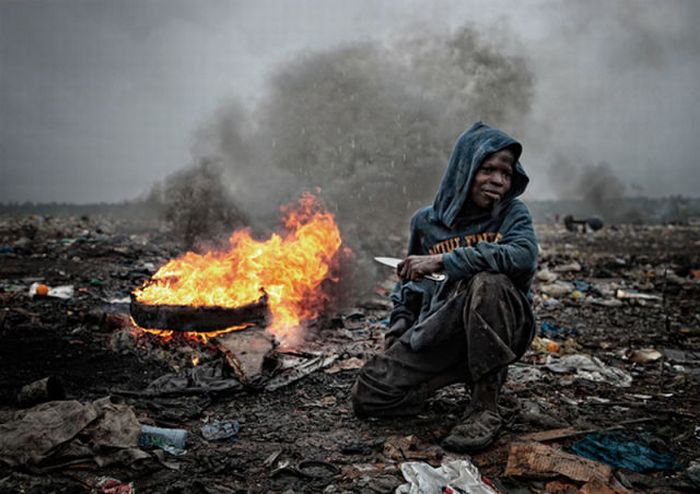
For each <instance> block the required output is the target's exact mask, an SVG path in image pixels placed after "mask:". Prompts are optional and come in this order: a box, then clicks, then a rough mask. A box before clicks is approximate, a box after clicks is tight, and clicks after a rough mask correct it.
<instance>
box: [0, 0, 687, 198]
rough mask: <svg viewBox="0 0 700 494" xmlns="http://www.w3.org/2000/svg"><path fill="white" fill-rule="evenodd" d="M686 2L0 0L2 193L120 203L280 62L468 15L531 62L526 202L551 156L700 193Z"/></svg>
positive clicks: (637, 186)
mask: <svg viewBox="0 0 700 494" xmlns="http://www.w3.org/2000/svg"><path fill="white" fill-rule="evenodd" d="M699 14H700V2H697V1H695V0H687V1H673V0H665V1H661V0H659V1H651V0H606V1H602V0H592V1H563V0H562V1H554V0H537V1H517V0H513V1H505V0H504V1H487V0H479V1H464V0H455V1H435V0H426V1H417V0H414V1H402V2H391V1H379V0H375V1H365V0H356V1H352V2H347V1H332V0H318V1H311V0H308V1H296V0H286V1H283V0H278V1H275V2H271V1H259V0H258V1H240V2H234V1H221V0H198V1H181V0H118V1H117V0H104V1H99V0H89V1H88V0H51V1H48V0H24V1H15V0H9V1H8V0H3V1H2V2H0V201H2V202H7V201H20V202H21V201H25V200H30V201H39V202H47V201H66V202H76V203H86V202H95V201H108V202H110V201H119V200H123V199H131V198H134V197H136V196H138V195H139V194H142V193H143V192H144V191H146V190H147V189H148V188H149V187H150V185H151V184H152V183H153V182H154V181H156V180H160V179H162V178H164V177H165V176H166V175H167V174H169V173H171V172H173V171H175V170H177V169H178V168H181V167H182V166H184V165H186V164H187V163H189V162H190V161H191V152H190V150H191V148H192V146H193V144H194V139H195V134H196V132H197V130H198V129H199V128H201V127H202V125H204V124H206V123H207V122H208V121H209V120H211V119H212V117H213V115H214V113H215V112H216V110H217V108H219V107H220V106H222V105H223V104H225V103H226V101H227V100H229V99H230V98H238V99H242V100H244V101H246V100H247V101H250V100H255V99H256V98H258V97H260V95H261V94H262V93H263V92H264V89H265V81H266V80H267V79H268V77H269V75H270V74H271V73H273V72H274V70H275V68H276V67H278V66H279V64H280V63H281V62H284V61H285V60H288V59H289V58H290V57H293V56H295V55H297V54H299V53H300V52H303V51H305V50H312V51H321V50H324V49H327V48H329V47H333V46H337V45H338V44H343V43H349V42H354V41H362V40H372V41H381V40H387V39H391V38H392V37H394V36H396V35H397V34H398V33H401V32H406V31H407V30H420V29H428V28H429V29H432V30H441V29H445V30H449V29H456V28H457V27H459V26H461V25H463V24H464V23H467V22H468V23H471V24H472V25H475V26H477V28H478V29H479V31H481V32H483V33H484V35H485V36H486V37H489V38H490V37H492V38H494V39H498V40H503V43H504V46H505V48H504V49H506V50H510V51H512V52H514V53H518V54H520V55H522V56H524V57H525V58H526V59H527V60H528V63H529V65H530V67H531V69H532V71H533V72H534V74H535V78H536V83H535V99H534V103H533V108H532V111H531V113H530V114H528V115H524V116H523V120H524V122H525V123H526V125H524V126H523V128H525V129H527V130H526V131H525V135H520V136H517V137H519V138H520V139H521V140H522V141H523V142H524V145H525V150H526V151H525V154H524V156H523V161H524V163H525V165H526V167H528V169H529V170H530V171H531V175H532V176H533V182H532V184H533V187H532V190H531V192H530V197H543V198H544V197H554V196H556V195H557V194H556V191H555V190H554V188H553V184H551V183H550V181H549V180H548V176H549V174H548V170H549V169H550V167H551V166H556V163H557V162H556V155H561V154H565V155H568V156H570V157H574V158H575V159H577V160H578V159H580V160H581V161H585V162H588V163H591V164H597V163H598V162H600V161H607V162H609V163H611V164H612V166H613V168H614V170H615V173H616V174H617V175H618V176H619V177H620V179H621V180H622V181H623V182H624V183H626V184H628V185H629V187H628V189H627V190H628V192H635V191H641V192H642V193H644V194H648V195H668V194H685V195H692V196H698V195H700V194H699V193H698V190H700V173H698V171H697V165H696V164H695V161H694V157H695V154H696V153H695V149H694V145H695V140H696V135H697V132H698V130H697V129H699V128H700V105H699V104H698V103H697V102H698V101H699V100H700V98H699V97H700V90H699V89H698V87H700V84H698V81H699V80H700V30H698V29H697V28H696V25H697V23H698V21H700V15H699ZM465 127H466V125H465ZM506 130H508V129H506ZM455 133H458V131H456V132H455ZM637 193H639V192H637Z"/></svg>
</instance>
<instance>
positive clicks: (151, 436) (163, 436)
mask: <svg viewBox="0 0 700 494" xmlns="http://www.w3.org/2000/svg"><path fill="white" fill-rule="evenodd" d="M186 443H187V431H186V430H185V429H166V428H164V427H152V426H150V425H142V426H141V435H139V448H149V447H150V448H160V449H163V448H164V447H167V446H170V447H173V448H176V449H181V450H182V449H185V445H186Z"/></svg>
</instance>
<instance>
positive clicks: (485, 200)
mask: <svg viewBox="0 0 700 494" xmlns="http://www.w3.org/2000/svg"><path fill="white" fill-rule="evenodd" d="M513 165H515V155H514V154H513V152H512V151H511V150H509V149H502V150H500V151H496V152H495V153H493V154H490V155H489V156H487V157H486V159H485V160H484V162H483V163H482V164H481V166H480V167H479V169H478V170H477V171H476V175H475V176H474V180H473V181H472V184H471V187H470V188H469V199H470V200H471V201H472V203H474V204H475V205H476V206H478V207H480V208H482V209H491V208H492V207H493V205H494V204H495V203H496V202H498V201H500V200H502V199H503V197H504V196H505V195H506V193H507V192H508V191H509V190H510V185H511V180H512V177H513Z"/></svg>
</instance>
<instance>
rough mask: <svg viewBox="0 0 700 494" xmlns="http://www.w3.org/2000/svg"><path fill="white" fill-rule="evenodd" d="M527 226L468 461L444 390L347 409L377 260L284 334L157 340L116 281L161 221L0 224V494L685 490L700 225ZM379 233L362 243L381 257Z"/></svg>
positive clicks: (379, 305)
mask: <svg viewBox="0 0 700 494" xmlns="http://www.w3.org/2000/svg"><path fill="white" fill-rule="evenodd" d="M536 230H537V234H538V237H539V240H540V245H541V253H540V258H539V263H540V265H539V268H538V273H537V276H536V281H535V285H534V287H533V294H534V303H535V313H536V319H537V328H538V336H537V338H536V339H535V341H534V342H533V346H532V348H531V349H530V351H529V352H528V353H527V354H526V355H525V357H524V358H523V359H522V361H521V362H519V363H518V364H517V365H515V366H513V367H512V368H511V371H510V375H509V379H508V382H507V384H506V388H505V391H504V394H503V397H502V400H501V406H502V408H503V414H504V416H505V417H506V418H507V420H508V422H509V424H510V425H509V427H507V428H506V430H505V431H504V433H503V434H502V435H501V437H500V438H499V439H498V440H497V442H496V443H495V444H494V445H493V446H492V447H490V448H489V449H487V450H485V451H483V452H480V453H478V454H474V455H471V456H467V455H455V454H452V453H450V452H447V451H443V450H442V448H441V447H440V441H441V440H442V439H443V438H444V437H446V435H447V434H448V432H449V430H450V428H451V427H452V426H453V425H454V424H455V423H457V422H458V420H459V415H460V413H461V411H462V409H463V408H464V406H465V404H466V400H467V398H466V396H465V393H464V389H463V386H451V387H448V388H444V389H443V390H440V391H439V392H438V393H436V395H435V396H434V397H433V398H432V399H431V401H430V403H429V407H428V409H427V410H426V412H425V413H424V414H422V415H420V416H417V417H413V418H401V419H392V420H358V419H357V418H355V417H354V416H353V414H352V410H351V406H350V404H349V395H350V388H351V386H352V384H353V381H354V378H355V376H356V372H357V369H358V368H359V367H361V365H362V364H363V362H365V361H366V360H367V358H368V357H369V356H370V355H371V353H372V352H375V351H378V350H379V349H380V348H381V347H382V344H383V332H384V330H385V329H386V326H387V324H388V313H389V308H390V304H388V302H387V295H388V292H389V290H391V288H392V286H393V283H394V279H393V275H392V274H391V270H390V269H386V270H384V269H383V268H378V270H377V273H378V279H377V283H376V287H375V290H374V292H375V293H374V295H373V296H371V297H368V298H367V299H365V300H361V301H359V302H358V303H357V304H356V306H355V307H352V308H347V309H343V310H339V311H338V312H334V313H331V314H327V316H326V317H325V318H324V319H322V320H318V321H315V322H314V323H313V324H312V325H311V326H310V327H309V328H308V329H307V331H306V333H305V341H304V342H302V343H301V344H299V345H297V346H296V347H294V348H283V347H280V346H278V345H276V344H275V342H273V341H271V340H269V339H265V338H264V337H263V338H262V339H261V335H260V333H256V332H255V331H251V332H249V333H248V334H247V335H246V337H245V338H241V339H238V340H237V339H236V337H237V336H241V335H242V334H243V333H241V335H236V334H235V333H229V334H228V335H227V336H225V337H218V338H217V337H214V338H201V339H199V340H193V339H186V338H182V337H181V336H179V335H171V336H170V339H169V340H167V342H166V341H165V340H164V338H162V337H161V336H158V335H156V334H151V333H145V332H143V331H142V330H140V329H138V328H137V327H135V326H134V325H133V322H132V321H131V319H130V317H129V295H130V293H131V292H132V291H133V289H134V288H135V287H137V286H139V285H140V284H141V283H142V282H143V281H144V280H146V279H147V278H149V277H150V276H151V275H152V274H153V272H154V271H155V270H156V268H157V267H158V266H160V265H161V264H163V263H164V262H165V261H166V260H167V259H170V258H172V257H174V256H175V255H177V254H179V253H180V250H179V247H178V244H177V243H176V242H175V241H174V239H173V238H171V237H170V236H169V235H168V234H167V232H164V231H160V230H158V229H154V230H152V231H139V232H134V231H130V230H129V225H128V224H127V223H125V222H124V221H116V220H111V219H109V218H99V217H94V218H88V217H82V218H78V217H56V218H45V217H38V216H35V217H9V216H4V217H1V218H0V261H1V262H0V301H2V304H1V307H2V309H0V336H1V337H2V341H3V344H2V345H0V362H2V366H0V460H2V461H0V490H1V491H3V492H15V491H27V492H29V491H34V492H46V491H55V492H132V491H137V492H140V493H142V492H145V493H147V492H158V493H161V492H171V493H176V492H193V493H197V492H202V493H229V492H288V493H292V492H328V493H340V492H362V493H373V492H391V491H394V490H395V489H397V488H400V489H402V490H400V491H399V492H413V491H411V490H410V489H411V488H412V487H411V485H416V483H417V482H420V481H421V480H420V478H421V476H427V477H426V478H428V477H430V478H433V477H431V476H434V475H437V474H436V473H435V472H441V475H443V474H444V475H445V479H447V480H444V481H443V482H449V483H450V485H453V486H454V487H455V488H458V487H459V485H477V484H478V485H479V486H480V487H479V488H480V489H482V491H483V492H489V491H490V490H494V491H500V492H507V491H509V490H517V489H520V491H521V492H526V491H527V490H528V489H529V491H530V492H636V491H644V492H664V493H666V492H692V491H697V490H698V488H700V484H699V482H700V480H698V479H699V478H700V476H699V475H698V470H699V469H698V464H699V463H700V423H699V420H698V413H697V409H698V405H699V404H700V403H699V402H700V399H699V398H698V397H699V396H700V393H699V392H698V391H699V390H700V310H699V309H698V307H699V306H700V304H699V301H700V254H699V253H700V226H698V225H692V224H691V225H685V226H682V225H680V226H679V225H634V226H631V225H606V226H605V228H602V229H600V230H598V231H585V232H582V231H568V230H566V228H565V227H564V225H561V224H540V225H537V226H536ZM394 243H395V244H396V245H395V249H396V251H395V252H378V253H377V254H379V255H400V253H401V252H402V250H403V243H404V240H403V239H399V238H397V239H395V242H394ZM42 286H43V287H45V288H42ZM60 287H71V290H68V289H67V288H61V290H56V289H57V288H60ZM52 289H53V290H54V291H53V292H51V290H52ZM256 331H260V330H259V329H258V330H256ZM262 333H263V334H264V332H262ZM243 340H249V342H248V343H243ZM245 345H250V346H249V347H248V348H251V349H252V348H256V349H257V350H256V351H252V350H251V352H250V353H246V354H245V355H239V353H240V350H241V347H242V346H245ZM237 352H238V353H237ZM236 362H237V363H236ZM47 377H53V378H56V379H60V382H61V383H62V388H63V390H64V391H65V399H62V400H58V401H52V402H48V403H43V404H38V405H37V404H34V403H32V407H31V408H20V406H19V404H18V403H17V402H16V401H15V400H16V395H17V393H18V391H20V389H21V388H22V387H23V386H25V385H28V384H32V383H35V382H38V381H40V380H44V379H45V378H47ZM106 396H110V397H111V398H105V397H106ZM27 406H28V404H27ZM47 417H52V419H51V420H53V421H51V420H49V418H47ZM75 417H79V419H80V420H76V419H75ZM105 417H107V418H109V417H113V418H114V420H113V421H112V422H109V421H107V420H106V418H105ZM119 417H122V418H121V419H119V420H121V421H122V422H124V421H125V423H127V424H128V425H129V427H128V428H124V427H120V428H119V429H120V430H121V431H122V435H118V434H117V433H116V431H115V428H114V427H113V426H114V424H115V423H120V422H119V420H117V419H118V418H119ZM105 421H106V423H107V425H105V424H103V422H105ZM101 424H102V425H101ZM109 424H112V425H111V426H108V425H109ZM58 425H60V427H58ZM137 426H138V427H141V429H140V430H141V433H143V431H144V430H151V431H152V430H164V431H168V430H175V431H180V430H181V431H185V432H186V445H185V444H184V443H183V444H180V445H184V446H185V447H184V448H176V447H174V446H171V447H168V445H167V444H163V446H164V447H145V446H144V447H140V448H139V447H137V445H138V443H137V441H136V436H137V435H138V433H139V429H138V427H137ZM144 426H148V427H153V428H154V429H143V427H144ZM110 427H111V428H110ZM42 428H44V429H45V431H49V430H50V431H53V433H52V434H50V435H49V434H44V435H43V436H42V437H43V440H42V442H38V441H36V440H33V439H32V440H30V439H26V438H32V437H35V434H36V433H37V432H40V430H41V429H42ZM125 431H126V432H125ZM127 432H128V434H127ZM22 434H25V435H22ZM124 434H126V436H128V437H123V436H124ZM23 438H25V439H26V440H25V439H23ZM10 440H13V441H20V442H22V441H24V442H23V443H22V444H23V445H24V446H19V445H18V443H11V442H8V441H10ZM140 444H143V443H140ZM8 445H9V446H8ZM623 460H624V461H623ZM460 482H462V483H460ZM464 482H467V484H464ZM469 482H471V483H472V484H468V483H469ZM400 486H403V487H400ZM108 489H121V490H108Z"/></svg>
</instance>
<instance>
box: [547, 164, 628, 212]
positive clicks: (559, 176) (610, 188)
mask: <svg viewBox="0 0 700 494" xmlns="http://www.w3.org/2000/svg"><path fill="white" fill-rule="evenodd" d="M575 160H576V158H572V157H568V156H564V155H559V156H557V157H556V158H554V160H553V163H552V165H551V167H550V173H549V180H550V182H552V184H554V186H555V187H556V188H557V190H558V191H559V195H560V198H561V199H580V200H583V201H584V202H585V203H586V205H587V207H589V208H590V212H591V213H596V214H602V215H604V213H605V212H606V211H605V203H606V201H610V200H613V199H620V198H622V196H623V195H624V193H625V189H626V187H625V184H624V183H623V182H622V181H621V180H620V179H619V178H618V177H617V175H616V174H615V171H614V169H613V167H612V165H610V163H606V162H604V161H601V162H600V163H598V164H597V165H594V164H591V163H587V162H584V161H575Z"/></svg>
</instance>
